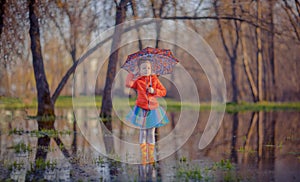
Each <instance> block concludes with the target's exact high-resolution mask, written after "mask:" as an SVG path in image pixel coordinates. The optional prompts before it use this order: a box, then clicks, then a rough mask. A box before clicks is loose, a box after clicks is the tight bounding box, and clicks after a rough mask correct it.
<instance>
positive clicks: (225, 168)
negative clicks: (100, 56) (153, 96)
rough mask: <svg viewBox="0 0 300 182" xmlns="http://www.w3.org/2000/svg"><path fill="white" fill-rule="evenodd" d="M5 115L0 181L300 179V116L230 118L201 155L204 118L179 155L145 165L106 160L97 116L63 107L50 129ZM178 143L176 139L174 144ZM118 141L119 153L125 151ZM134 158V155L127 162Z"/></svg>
mask: <svg viewBox="0 0 300 182" xmlns="http://www.w3.org/2000/svg"><path fill="white" fill-rule="evenodd" d="M88 112H89V110H88V109H82V113H83V114H84V113H88ZM0 113H1V114H0V117H1V118H0V119H1V123H0V128H1V129H0V131H1V132H0V137H1V138H0V142H1V150H0V180H1V181H3V180H9V179H11V180H15V181H33V180H41V179H45V180H49V181H61V180H63V181H146V180H148V181H182V180H184V181H188V180H191V181H300V177H299V171H300V145H299V144H300V133H299V132H298V131H297V129H298V128H299V127H300V122H299V120H300V113H299V112H295V111H271V112H242V113H233V114H228V113H227V114H225V116H224V119H223V123H222V126H221V128H220V130H219V132H218V134H217V135H216V137H215V138H214V140H213V141H212V142H211V143H210V144H209V145H208V146H207V147H206V148H205V149H203V150H200V149H199V148H198V144H199V140H200V138H201V135H202V132H203V131H204V127H205V122H204V121H207V118H208V116H209V113H208V112H200V114H199V121H198V123H197V126H196V127H195V129H194V131H193V133H192V135H191V136H190V137H189V138H188V140H187V141H186V142H184V145H183V146H182V147H180V148H179V150H177V151H176V152H174V153H172V154H171V155H169V156H167V157H165V158H163V159H161V160H159V161H157V162H156V163H155V164H154V165H144V166H143V165H139V164H130V163H124V162H120V161H121V160H116V159H117V157H115V158H114V159H110V158H107V157H105V156H104V155H103V154H101V153H100V152H99V150H98V148H97V146H96V145H95V141H96V142H97V141H100V140H103V137H102V139H101V138H100V137H99V133H100V134H101V132H100V131H98V128H97V127H95V122H94V120H95V118H86V121H84V122H81V123H77V122H76V120H74V117H73V111H72V108H70V109H57V110H56V115H57V117H56V120H55V122H54V125H53V127H52V128H51V127H49V126H48V127H47V128H44V129H43V125H44V124H43V122H38V121H36V120H35V119H34V118H30V117H28V116H27V115H26V113H25V112H24V111H22V110H0ZM87 116H88V115H87ZM178 117H179V112H170V113H168V118H170V120H171V123H170V124H169V125H167V126H166V127H163V128H161V129H158V132H157V137H158V138H163V137H165V136H167V135H168V133H169V132H170V131H172V130H173V128H174V127H176V120H178ZM39 126H40V128H42V129H41V130H38V127H39ZM83 131H85V132H83ZM86 131H88V132H86ZM113 133H114V135H116V136H118V137H119V138H121V139H124V140H125V141H131V142H134V143H138V134H139V131H138V130H137V129H132V128H129V127H128V126H126V125H123V124H122V122H120V121H113ZM180 140H182V138H181V134H180V133H178V136H176V137H174V140H173V141H172V142H174V143H175V144H176V143H177V142H178V143H180V142H182V141H180ZM113 143H114V147H113V148H115V150H122V146H120V145H119V144H118V142H117V141H114V142H113ZM159 150H160V149H159V148H157V153H159ZM135 157H137V156H134V155H133V156H132V155H129V156H128V158H129V159H128V160H132V161H133V160H134V158H135Z"/></svg>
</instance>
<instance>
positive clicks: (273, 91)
mask: <svg viewBox="0 0 300 182" xmlns="http://www.w3.org/2000/svg"><path fill="white" fill-rule="evenodd" d="M269 6H270V7H269V11H270V13H269V19H270V32H269V36H268V43H269V60H270V65H271V78H270V79H271V80H270V82H271V88H270V89H271V90H270V93H271V98H270V99H271V101H276V90H277V88H276V78H275V76H276V63H275V51H274V49H275V46H274V44H275V43H274V42H275V41H274V35H275V32H274V30H275V27H274V18H273V14H274V12H273V7H274V1H273V0H271V1H269Z"/></svg>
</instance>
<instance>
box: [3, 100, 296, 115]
mask: <svg viewBox="0 0 300 182" xmlns="http://www.w3.org/2000/svg"><path fill="white" fill-rule="evenodd" d="M101 102H102V97H101V96H95V97H92V96H79V97H75V98H72V97H71V96H60V97H59V98H58V99H57V101H56V103H55V107H56V108H70V107H74V106H75V107H76V108H85V107H95V106H96V107H97V108H100V107H101ZM113 104H115V105H118V107H120V108H122V107H127V105H128V104H129V105H130V106H134V104H135V99H134V98H129V99H128V98H114V99H113ZM160 104H161V105H162V106H163V107H165V108H167V109H168V111H180V110H181V109H191V110H200V111H206V110H210V109H213V110H217V111H218V110H219V111H222V110H223V109H224V107H225V111H226V112H228V113H236V112H243V111H253V112H256V111H274V110H300V102H267V101H264V102H256V103H252V102H240V103H226V105H224V104H218V103H216V104H211V103H209V102H201V103H200V105H199V104H195V103H192V102H181V101H176V100H173V99H169V98H166V99H161V101H160ZM24 108H25V109H26V108H32V109H36V108H37V101H36V99H33V100H32V101H31V102H27V103H24V102H23V101H22V99H20V98H10V97H0V109H24Z"/></svg>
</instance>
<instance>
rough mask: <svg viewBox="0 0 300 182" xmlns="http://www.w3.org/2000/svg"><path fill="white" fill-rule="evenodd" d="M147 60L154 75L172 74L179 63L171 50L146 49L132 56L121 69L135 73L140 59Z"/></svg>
mask: <svg viewBox="0 0 300 182" xmlns="http://www.w3.org/2000/svg"><path fill="white" fill-rule="evenodd" d="M145 58H147V59H148V60H149V61H150V62H151V65H152V74H156V75H165V74H169V73H172V71H173V67H174V66H175V65H176V64H177V63H178V62H179V61H178V60H177V59H176V58H175V57H174V56H173V54H172V52H171V51H170V50H169V49H158V48H152V47H146V48H145V49H142V50H141V51H138V52H136V53H133V54H130V55H129V56H128V57H127V60H126V62H125V63H124V64H123V66H122V67H121V68H123V69H125V70H127V71H128V72H132V73H133V72H134V70H135V69H136V68H137V67H138V62H139V60H140V59H145Z"/></svg>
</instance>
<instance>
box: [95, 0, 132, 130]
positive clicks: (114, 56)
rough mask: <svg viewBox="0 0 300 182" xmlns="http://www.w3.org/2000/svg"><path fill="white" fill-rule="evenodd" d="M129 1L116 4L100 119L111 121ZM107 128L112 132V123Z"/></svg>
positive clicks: (124, 0)
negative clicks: (113, 85)
mask: <svg viewBox="0 0 300 182" xmlns="http://www.w3.org/2000/svg"><path fill="white" fill-rule="evenodd" d="M128 2H129V0H121V2H120V3H117V2H116V1H115V4H116V17H115V18H116V21H115V26H116V27H115V32H114V35H113V41H112V45H111V51H112V52H111V54H110V56H109V62H108V68H107V73H106V81H105V87H104V93H103V99H102V105H101V112H100V117H102V118H106V119H109V120H110V118H111V115H112V100H111V89H112V83H113V80H114V78H115V75H116V66H117V61H118V58H119V51H118V50H119V45H120V42H121V37H122V33H123V25H122V23H123V22H124V21H125V19H126V8H127V4H128ZM105 124H106V127H107V128H108V129H109V130H111V129H112V126H111V122H105Z"/></svg>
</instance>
